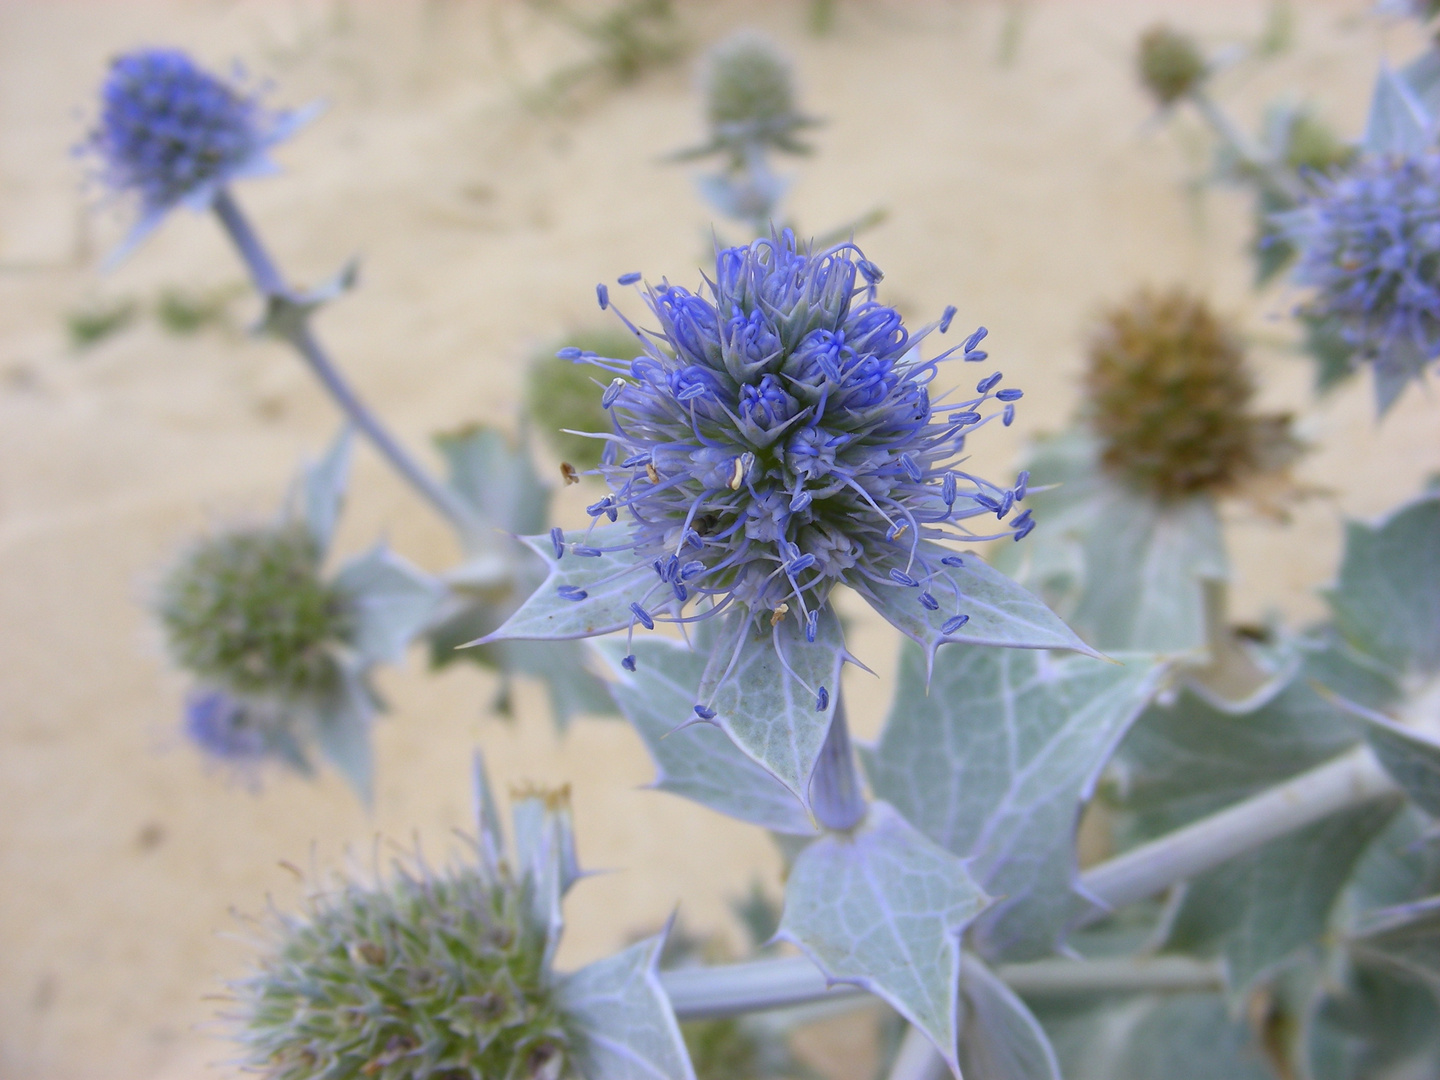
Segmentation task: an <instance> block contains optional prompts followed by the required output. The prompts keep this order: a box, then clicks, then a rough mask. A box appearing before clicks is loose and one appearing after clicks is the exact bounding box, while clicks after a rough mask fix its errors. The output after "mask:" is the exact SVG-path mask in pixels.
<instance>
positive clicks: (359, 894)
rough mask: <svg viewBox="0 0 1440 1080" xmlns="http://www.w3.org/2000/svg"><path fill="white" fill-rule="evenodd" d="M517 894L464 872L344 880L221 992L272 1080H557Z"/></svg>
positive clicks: (548, 1017) (553, 1037)
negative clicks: (250, 971)
mask: <svg viewBox="0 0 1440 1080" xmlns="http://www.w3.org/2000/svg"><path fill="white" fill-rule="evenodd" d="M523 911H524V897H523V895H522V891H521V889H519V888H518V887H516V886H515V885H514V884H512V883H511V882H510V881H509V880H508V879H507V880H501V881H499V882H495V881H491V880H488V879H487V878H486V877H485V876H484V875H482V874H481V873H480V872H478V871H476V870H473V869H464V870H455V871H449V872H446V873H442V874H433V873H430V872H428V871H424V870H419V871H417V872H415V873H414V874H413V875H412V874H410V873H406V872H403V871H402V872H399V873H397V874H396V875H395V877H394V880H392V881H390V882H388V883H382V884H380V885H378V886H376V887H364V886H361V885H358V884H355V883H353V882H344V883H342V884H341V886H340V887H339V888H335V889H328V890H324V891H321V892H319V893H317V894H316V895H315V896H314V897H313V898H312V899H311V900H310V902H309V908H308V911H307V912H306V915H305V916H304V917H301V918H286V919H283V920H282V921H280V923H279V926H278V928H277V931H276V935H275V941H274V943H273V946H272V948H271V950H270V951H269V953H268V954H267V955H266V956H265V957H264V958H263V959H262V961H261V963H260V965H259V968H258V970H257V972H256V973H255V974H254V975H252V976H251V977H250V978H249V979H247V980H245V981H244V982H243V983H241V984H239V985H238V986H237V987H236V988H235V994H236V999H237V1003H238V1005H239V1009H238V1012H237V1016H236V1018H237V1020H238V1021H239V1023H240V1032H239V1038H240V1040H241V1042H242V1043H243V1045H244V1047H245V1056H246V1059H247V1064H248V1065H250V1066H251V1067H252V1068H254V1069H256V1070H257V1071H259V1072H261V1073H263V1074H264V1075H265V1076H267V1077H270V1078H272V1080H313V1078H315V1077H334V1078H337V1080H338V1078H342V1077H343V1078H352V1077H353V1078H355V1080H419V1078H427V1080H428V1078H434V1080H442V1078H443V1080H559V1078H560V1077H562V1076H564V1075H566V1062H567V1055H566V1051H567V1039H566V1035H565V1031H564V1027H563V1023H562V1017H561V1014H560V1012H559V1010H558V1008H557V1006H556V1004H555V1001H554V996H553V993H552V990H551V985H550V982H549V979H548V977H547V975H546V972H545V935H544V933H543V932H539V931H536V930H534V929H533V928H531V927H530V926H529V925H528V920H527V919H526V918H525V916H524V914H523Z"/></svg>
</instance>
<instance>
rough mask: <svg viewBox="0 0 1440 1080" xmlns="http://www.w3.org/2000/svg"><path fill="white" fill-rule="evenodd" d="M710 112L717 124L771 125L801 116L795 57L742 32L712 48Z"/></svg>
mask: <svg viewBox="0 0 1440 1080" xmlns="http://www.w3.org/2000/svg"><path fill="white" fill-rule="evenodd" d="M705 111H706V116H707V118H708V119H709V121H710V126H711V127H712V128H718V129H726V128H731V127H738V126H750V125H754V126H756V127H759V128H762V129H765V128H770V127H773V126H776V125H778V124H783V123H785V122H786V121H787V120H789V119H791V118H792V117H794V116H795V84H794V77H793V75H792V73H791V70H790V61H789V60H788V59H787V58H786V57H785V54H784V53H782V52H781V51H780V50H779V49H778V48H776V47H775V45H774V44H773V43H771V42H770V41H769V40H768V39H767V38H764V37H762V36H761V35H759V34H755V33H739V34H736V35H734V36H733V37H731V38H729V39H727V40H726V41H722V42H721V43H720V44H719V45H716V46H715V48H714V49H712V50H711V51H710V56H709V64H708V66H707V68H706V72H705Z"/></svg>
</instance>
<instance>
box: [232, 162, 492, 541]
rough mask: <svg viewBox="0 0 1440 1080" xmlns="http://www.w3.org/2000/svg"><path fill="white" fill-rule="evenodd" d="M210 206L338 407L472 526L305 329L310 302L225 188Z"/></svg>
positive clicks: (445, 509)
mask: <svg viewBox="0 0 1440 1080" xmlns="http://www.w3.org/2000/svg"><path fill="white" fill-rule="evenodd" d="M213 209H214V210H215V216H216V217H218V218H219V219H220V224H221V225H222V226H223V227H224V229H225V232H226V234H227V235H228V236H229V237H230V240H231V242H232V243H233V244H234V245H235V248H236V250H237V251H238V252H239V254H240V258H241V261H243V262H244V263H245V267H246V269H247V270H248V271H249V272H250V279H251V281H252V282H253V283H254V285H255V289H256V291H257V292H259V293H260V295H261V296H262V297H263V298H264V300H265V303H266V307H267V308H268V309H269V311H270V312H271V314H272V315H273V314H275V312H276V309H277V308H281V309H285V312H284V313H285V315H286V316H287V317H286V318H284V319H283V320H275V319H272V320H271V322H272V325H273V327H274V328H275V329H276V331H277V332H278V333H279V335H280V336H282V337H283V338H284V339H285V340H286V341H288V342H289V343H290V344H291V345H292V346H293V347H294V348H295V350H296V351H297V352H298V353H299V354H300V356H301V358H302V359H303V360H304V361H305V363H306V365H307V366H308V367H309V368H310V370H311V372H312V373H313V374H314V375H315V377H316V378H317V379H319V380H320V383H321V385H322V386H324V387H325V389H326V391H327V392H328V393H329V394H330V396H331V397H332V398H333V399H334V400H335V403H336V404H337V405H339V406H340V409H341V411H342V412H344V413H345V415H346V416H347V417H349V419H350V422H351V423H353V424H354V425H355V426H356V427H357V428H358V429H359V430H360V431H361V432H362V433H363V434H364V435H365V437H366V438H368V439H369V440H370V442H371V444H372V445H373V446H374V447H375V449H376V450H378V451H379V452H380V454H381V456H382V457H384V458H385V460H386V461H388V462H389V463H390V465H391V467H392V468H394V469H395V471H396V472H397V473H399V474H400V476H401V478H402V479H404V480H405V482H406V483H408V484H409V485H410V486H411V488H413V489H414V490H415V492H416V493H417V494H419V495H420V497H421V498H423V499H424V500H425V501H426V502H428V503H429V504H430V505H431V506H432V507H433V508H434V509H435V510H436V511H437V512H439V513H440V515H441V516H442V517H444V518H446V519H447V520H449V521H450V523H451V524H453V525H454V526H455V527H456V528H458V529H460V530H461V531H462V532H464V531H467V530H469V529H472V528H474V526H475V520H474V515H473V514H472V513H471V512H470V510H469V509H468V508H467V507H466V506H465V504H464V503H463V502H461V501H460V499H459V498H457V497H456V495H455V494H454V492H452V491H451V490H450V489H449V488H447V487H445V486H444V485H443V484H441V483H440V482H439V481H438V480H436V479H435V478H434V477H433V476H432V475H431V474H430V473H429V472H428V471H427V470H426V469H425V468H424V467H423V466H422V465H421V464H420V463H419V462H417V461H416V460H415V459H414V458H413V457H411V456H410V454H409V452H408V451H407V450H406V449H405V448H404V447H403V446H401V445H400V443H399V442H398V441H397V440H396V438H395V437H394V436H393V435H391V434H390V432H389V431H388V430H387V429H386V427H385V425H384V424H382V423H381V422H380V419H379V417H377V416H376V415H375V414H374V413H373V412H372V411H371V410H370V408H369V407H368V406H367V405H366V404H365V403H364V402H363V401H362V400H361V399H360V396H359V395H358V394H357V393H356V392H355V390H354V389H353V388H352V387H351V386H350V384H349V383H348V382H347V381H346V380H345V377H344V376H343V375H342V374H341V373H340V370H339V368H337V367H336V366H335V363H334V362H333V361H332V360H331V359H330V357H329V355H328V354H327V353H326V352H325V349H324V348H323V347H322V346H321V344H320V342H319V340H318V339H317V338H316V337H315V332H314V331H313V330H312V329H311V328H310V320H309V310H310V308H311V306H313V305H312V304H311V302H309V301H308V300H307V298H306V297H304V296H302V295H300V294H298V293H296V292H295V291H294V290H292V289H291V288H290V287H289V286H288V285H286V284H285V279H284V278H283V277H282V276H281V274H280V271H279V269H278V268H277V267H276V265H275V262H274V260H272V259H271V258H270V254H269V252H267V251H266V250H265V246H264V245H263V244H262V243H261V242H260V237H259V236H258V235H257V234H256V232H255V230H254V229H253V228H252V227H251V225H250V222H249V220H248V219H247V218H246V217H245V215H244V213H243V212H242V211H241V209H240V206H239V204H238V203H236V202H235V197H234V196H233V195H231V194H230V191H229V189H228V188H222V189H221V190H220V192H219V194H217V195H216V196H215V202H214V204H213Z"/></svg>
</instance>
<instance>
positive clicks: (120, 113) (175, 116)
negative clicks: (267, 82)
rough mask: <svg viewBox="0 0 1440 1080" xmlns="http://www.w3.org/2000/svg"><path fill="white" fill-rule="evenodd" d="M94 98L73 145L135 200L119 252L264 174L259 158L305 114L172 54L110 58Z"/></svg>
mask: <svg viewBox="0 0 1440 1080" xmlns="http://www.w3.org/2000/svg"><path fill="white" fill-rule="evenodd" d="M100 98H101V111H100V118H99V121H98V122H97V123H96V125H95V127H94V129H93V130H92V131H91V132H90V135H89V137H88V139H87V140H86V142H85V144H84V146H83V147H82V149H83V150H88V151H90V152H92V153H93V154H95V155H96V156H98V158H99V159H100V169H99V175H100V178H101V179H102V180H103V181H104V182H105V184H106V185H107V186H108V187H110V188H112V189H113V190H115V191H117V192H120V193H123V194H127V195H132V196H134V197H136V198H137V199H138V201H139V204H140V220H139V222H138V223H137V225H136V226H135V229H134V231H133V232H132V234H131V237H130V239H129V240H128V241H127V243H126V245H125V249H126V250H128V249H129V248H130V247H133V246H134V244H135V243H136V242H138V241H139V240H140V239H142V238H143V237H144V236H145V235H146V234H148V233H149V232H150V231H151V230H152V229H153V228H154V227H155V226H156V225H157V224H159V222H160V220H161V218H163V217H164V215H165V214H166V213H168V212H169V211H170V210H172V209H174V208H175V207H176V206H181V205H184V206H188V207H190V208H191V209H196V210H204V209H206V208H208V207H209V205H210V203H211V202H212V201H213V199H214V198H215V195H216V194H217V193H218V192H219V191H220V189H221V188H222V187H224V186H225V185H226V184H227V183H229V182H230V181H232V180H235V179H238V178H240V177H245V176H255V175H261V174H265V173H269V172H273V171H274V166H273V164H272V163H271V162H270V160H269V159H268V157H267V156H266V152H267V151H268V150H269V149H270V148H271V147H272V146H274V145H275V144H276V143H278V142H280V141H282V140H283V139H285V138H288V137H289V136H290V135H291V134H292V133H293V132H294V131H295V129H296V128H297V127H299V126H300V125H301V124H302V123H304V122H305V121H306V120H307V119H309V117H310V116H311V115H313V110H309V109H307V110H301V111H295V112H275V111H271V110H268V109H266V108H265V107H264V106H262V105H261V103H260V101H259V99H258V97H257V96H256V95H254V94H250V93H246V92H244V91H243V90H242V89H240V88H238V87H236V86H233V85H231V84H229V83H226V82H225V81H223V80H221V79H219V78H216V77H215V76H214V75H211V74H210V73H209V72H207V71H205V70H203V69H201V68H200V67H198V66H197V65H196V64H195V62H194V61H192V60H191V59H190V58H189V57H188V56H187V55H185V53H183V52H181V51H180V50H178V49H139V50H136V51H135V52H130V53H126V54H125V55H123V56H119V57H116V58H115V59H114V60H113V61H111V64H110V73H109V75H108V76H106V79H105V83H104V85H103V86H102V87H101V91H100Z"/></svg>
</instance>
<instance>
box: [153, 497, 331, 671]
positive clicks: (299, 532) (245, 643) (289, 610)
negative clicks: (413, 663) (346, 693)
mask: <svg viewBox="0 0 1440 1080" xmlns="http://www.w3.org/2000/svg"><path fill="white" fill-rule="evenodd" d="M320 561H321V552H320V547H319V544H317V543H316V541H315V538H314V537H313V536H312V535H311V533H310V532H309V530H308V529H306V528H305V527H304V526H302V525H299V524H284V525H278V526H270V527H263V528H255V529H240V530H235V531H232V532H225V533H221V534H220V535H218V536H215V537H212V538H208V539H206V540H203V541H201V542H200V543H199V544H197V545H196V546H195V547H194V548H193V549H192V550H191V551H189V552H188V553H187V554H186V555H185V556H184V557H182V558H181V560H180V561H179V563H178V564H177V565H176V566H175V567H174V568H173V569H172V570H171V571H170V572H169V574H168V575H167V576H166V578H165V580H164V582H163V583H162V584H161V588H160V597H159V603H158V608H159V615H160V619H161V622H162V623H163V625H164V628H165V632H166V636H167V638H168V641H169V645H170V651H171V653H172V655H173V656H174V658H175V662H176V663H178V664H179V665H180V666H181V667H184V668H186V669H188V670H190V671H192V672H194V673H195V674H196V675H198V676H200V677H201V678H202V679H204V680H206V681H207V682H211V683H215V684H217V685H219V686H220V687H223V688H225V689H227V690H230V691H233V692H234V693H237V694H260V695H273V696H278V697H293V696H297V695H306V694H318V693H323V692H325V691H326V690H329V689H330V688H331V687H332V686H333V685H334V684H335V682H336V680H337V679H338V678H339V670H338V667H337V664H336V658H335V650H336V649H337V648H340V647H343V646H344V645H345V644H346V643H347V642H348V639H349V637H350V636H351V634H352V632H353V623H354V618H353V612H352V604H351V602H350V598H349V597H347V596H346V595H345V594H344V593H343V592H342V591H341V590H339V589H337V588H336V587H334V586H333V585H331V584H329V583H327V582H325V581H324V580H323V579H322V578H321V576H320Z"/></svg>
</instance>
